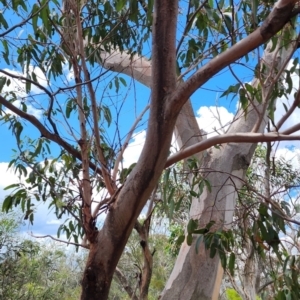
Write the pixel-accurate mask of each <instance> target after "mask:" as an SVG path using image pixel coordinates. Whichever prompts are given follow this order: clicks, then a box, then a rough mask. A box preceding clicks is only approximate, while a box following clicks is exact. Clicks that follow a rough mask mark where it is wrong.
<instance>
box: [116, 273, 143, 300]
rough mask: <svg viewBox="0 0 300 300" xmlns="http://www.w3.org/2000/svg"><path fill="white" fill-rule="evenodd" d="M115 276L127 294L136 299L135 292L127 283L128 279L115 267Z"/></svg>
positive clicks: (133, 299)
mask: <svg viewBox="0 0 300 300" xmlns="http://www.w3.org/2000/svg"><path fill="white" fill-rule="evenodd" d="M115 276H116V277H117V278H118V280H119V282H120V284H121V285H122V287H123V288H124V290H125V291H126V292H127V294H128V296H129V297H130V299H132V300H138V297H137V296H136V294H135V292H134V291H133V289H132V288H131V286H130V285H129V284H128V281H127V279H126V277H125V275H124V274H123V273H122V272H121V270H120V269H119V268H118V267H117V268H116V270H115Z"/></svg>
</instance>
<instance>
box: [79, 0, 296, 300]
mask: <svg viewBox="0 0 300 300" xmlns="http://www.w3.org/2000/svg"><path fill="white" fill-rule="evenodd" d="M278 3H279V4H277V5H275V9H274V11H273V12H272V14H271V16H270V17H269V18H268V19H267V20H266V22H265V23H264V25H263V26H262V27H261V28H259V29H257V30H256V31H255V32H253V33H252V34H250V35H249V36H248V37H247V38H245V39H244V40H242V41H241V42H239V43H237V44H236V45H235V46H233V47H232V48H231V49H229V50H227V51H225V52H223V53H222V54H220V55H218V56H217V57H215V58H214V59H212V60H211V61H210V62H209V63H208V64H207V65H205V66H204V67H202V68H200V69H199V71H197V72H196V73H195V75H194V76H192V77H191V78H190V79H188V80H187V81H186V82H183V83H179V84H177V83H176V70H175V66H176V56H175V52H176V51H175V49H176V48H175V37H176V23H177V9H178V3H177V1H174V2H173V1H171V2H170V1H167V0H161V1H159V0H157V1H155V5H154V7H155V11H154V22H153V45H152V61H151V77H152V80H151V81H150V82H151V88H152V95H151V105H150V117H149V122H148V131H147V136H146V141H145V145H144V148H143V151H142V153H141V156H140V158H139V161H138V163H137V165H136V167H135V168H134V169H133V171H132V172H131V174H130V175H129V177H128V178H127V180H126V182H125V184H124V186H123V187H122V189H121V191H120V193H119V195H118V196H117V198H116V199H115V201H114V202H113V203H112V204H111V205H110V207H109V211H108V214H107V216H106V220H105V223H104V226H103V228H102V229H101V230H100V231H99V233H98V236H97V238H96V240H95V241H93V242H92V243H91V245H90V253H89V256H88V261H87V264H86V268H85V271H84V276H83V281H82V296H81V299H82V300H94V299H97V300H99V299H107V297H108V293H109V288H110V284H111V280H112V276H113V273H114V270H115V268H116V265H117V263H118V261H119V258H120V256H121V254H122V251H123V249H124V247H125V245H126V242H127V240H128V237H129V235H130V233H131V231H132V228H133V227H134V224H135V220H136V219H137V217H138V216H139V214H140V212H141V210H142V208H143V207H144V205H145V203H146V201H147V199H148V198H149V196H150V194H151V192H152V190H153V188H154V187H155V185H156V184H157V181H158V179H159V177H160V175H161V173H162V170H163V168H164V166H165V162H166V160H167V157H168V152H169V147H170V143H171V138H172V133H173V129H174V126H175V122H176V119H177V117H178V114H179V112H180V111H181V109H182V108H183V106H184V104H185V103H186V101H187V99H188V98H189V97H190V96H191V95H192V94H193V93H194V92H195V91H196V90H197V89H198V88H199V87H200V86H201V85H202V84H204V83H205V82H207V81H208V80H209V79H210V78H211V77H212V76H213V75H215V74H216V73H218V72H219V71H220V70H222V69H223V68H224V67H226V66H228V65H229V64H230V63H232V62H234V61H236V60H237V59H239V58H241V57H242V56H244V55H245V54H247V53H248V52H249V51H251V50H253V49H255V48H256V47H258V46H259V45H261V44H263V43H264V42H266V41H267V40H268V39H269V38H270V37H271V36H272V35H274V34H275V33H276V32H277V31H279V30H280V29H281V28H282V27H283V26H284V24H285V23H286V22H287V21H288V20H289V18H290V17H291V16H292V9H293V5H294V1H289V0H281V1H279V2H278ZM279 15H280V16H281V19H280V20H278V19H277V17H278V16H279ZM274 20H275V21H274ZM148 71H149V70H147V72H146V73H143V74H142V76H141V77H140V80H142V79H143V80H147V85H150V83H149V74H148ZM128 72H129V71H128ZM130 72H131V74H132V76H134V77H135V78H136V79H137V80H139V79H138V77H137V76H138V72H133V71H132V70H131V71H130ZM124 73H125V72H124ZM127 74H129V73H127ZM129 75H130V74H129ZM256 109H257V110H260V113H262V114H264V111H265V107H264V109H263V107H262V105H260V106H257V107H256ZM187 115H188V116H190V115H191V108H190V106H186V107H185V109H184V111H183V113H182V114H179V118H180V116H182V118H183V119H182V120H181V121H182V122H181V124H184V125H179V126H178V130H177V132H178V136H180V140H181V143H182V146H187V145H189V144H192V143H194V142H196V141H199V139H200V138H201V137H200V136H201V134H200V132H199V128H197V126H196V123H195V121H192V122H190V121H191V120H189V121H187V120H186V119H185V118H186V116H187ZM246 120H247V121H245V119H244V115H243V114H242V113H240V115H238V117H237V118H236V120H235V122H234V124H233V126H232V128H231V129H230V131H232V132H236V131H237V130H238V131H239V132H249V131H251V130H252V128H253V126H254V124H255V123H256V121H257V111H256V110H251V109H249V112H248V114H247V119H246ZM265 121H266V120H265V119H264V120H263V122H261V124H260V126H259V128H260V131H262V130H263V127H264V124H265ZM179 124H180V122H179ZM188 124H189V125H188ZM184 126H187V127H185V128H184ZM189 126H190V127H189ZM195 131H197V132H196V133H195ZM254 148H255V146H254V145H251V144H245V145H238V144H226V145H225V146H223V147H222V148H221V150H214V151H213V153H212V155H211V157H210V161H209V168H210V170H211V172H209V173H208V175H207V179H208V180H209V181H210V182H211V185H212V189H213V191H212V193H208V191H207V190H205V191H204V193H203V194H202V196H201V199H200V201H199V200H198V199H197V200H196V201H194V203H193V205H192V209H191V217H193V218H200V216H201V219H200V224H207V223H208V221H209V220H210V219H211V218H212V217H213V218H214V219H217V221H218V222H217V224H218V225H219V226H228V227H230V223H231V222H232V215H233V210H234V197H233V195H234V194H235V190H236V188H237V187H239V186H240V185H241V183H240V180H238V179H237V178H238V177H240V178H243V176H244V173H245V171H246V169H247V167H248V165H249V163H250V159H251V156H252V153H253V151H254ZM215 171H218V172H220V171H221V172H222V173H220V174H218V175H217V176H216V175H215V174H217V173H215ZM233 176H236V177H233ZM221 279H222V272H221V271H220V263H219V259H218V257H215V258H214V259H212V260H209V259H207V254H206V251H205V250H204V248H203V246H201V247H200V251H199V254H198V255H195V251H194V246H192V247H187V245H183V246H182V249H181V252H180V255H179V258H178V260H177V262H176V265H175V268H174V271H173V273H172V275H171V278H170V280H169V282H168V284H167V287H166V289H165V292H164V294H163V299H185V298H187V299H214V298H216V297H217V295H218V288H217V286H218V284H216V283H215V282H220V281H221Z"/></svg>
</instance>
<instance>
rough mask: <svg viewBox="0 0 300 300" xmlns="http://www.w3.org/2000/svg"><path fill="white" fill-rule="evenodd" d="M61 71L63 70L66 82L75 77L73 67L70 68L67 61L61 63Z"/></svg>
mask: <svg viewBox="0 0 300 300" xmlns="http://www.w3.org/2000/svg"><path fill="white" fill-rule="evenodd" d="M63 72H64V75H65V77H66V80H67V82H72V81H74V78H75V76H74V71H73V69H71V70H70V68H69V64H68V63H65V64H64V65H63Z"/></svg>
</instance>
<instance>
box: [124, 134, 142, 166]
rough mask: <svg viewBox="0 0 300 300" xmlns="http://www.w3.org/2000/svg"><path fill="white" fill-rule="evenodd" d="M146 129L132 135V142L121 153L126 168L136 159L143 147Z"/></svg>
mask: <svg viewBox="0 0 300 300" xmlns="http://www.w3.org/2000/svg"><path fill="white" fill-rule="evenodd" d="M145 138H146V131H145V130H143V131H140V132H137V133H135V134H134V135H133V137H132V140H133V141H132V142H131V143H130V144H129V145H128V147H127V148H126V150H125V152H124V155H123V166H124V167H125V168H128V167H129V166H130V165H131V164H133V163H135V162H137V161H138V159H139V157H140V154H141V152H142V149H143V147H144V143H145Z"/></svg>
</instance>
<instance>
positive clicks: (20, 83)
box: [1, 66, 48, 119]
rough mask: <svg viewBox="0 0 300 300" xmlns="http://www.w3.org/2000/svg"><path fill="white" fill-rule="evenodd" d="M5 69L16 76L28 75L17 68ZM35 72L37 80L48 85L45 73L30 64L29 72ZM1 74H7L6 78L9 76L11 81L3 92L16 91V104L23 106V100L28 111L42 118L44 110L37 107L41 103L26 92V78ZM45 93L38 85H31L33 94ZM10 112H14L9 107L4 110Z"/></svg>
mask: <svg viewBox="0 0 300 300" xmlns="http://www.w3.org/2000/svg"><path fill="white" fill-rule="evenodd" d="M4 71H6V72H8V73H10V74H12V75H14V76H20V77H26V75H24V74H23V73H21V72H18V71H15V70H10V69H4ZM32 73H34V74H35V75H36V77H37V81H38V83H39V84H40V85H42V86H44V87H46V86H47V85H48V82H47V79H46V77H45V74H44V73H43V72H42V70H41V69H40V68H35V67H33V66H29V74H30V75H31V74H32ZM1 76H5V77H6V78H9V79H10V81H11V83H10V85H9V86H7V85H5V86H4V87H3V89H2V93H6V92H14V93H15V94H16V96H17V98H18V100H17V101H15V102H14V105H15V106H16V107H18V108H20V107H21V103H22V101H23V102H24V104H26V106H27V112H28V113H29V114H32V115H34V116H35V117H36V118H38V119H39V118H41V116H42V111H41V110H40V109H37V107H39V106H40V105H39V103H38V101H37V99H36V97H30V96H29V97H28V94H27V93H26V83H25V81H24V80H21V79H16V78H13V77H10V76H7V75H4V74H1ZM41 93H44V91H42V90H41V89H39V88H38V87H37V86H35V85H34V84H32V85H31V94H33V95H38V94H41ZM4 111H5V112H6V113H8V114H14V113H13V112H12V111H10V110H9V109H5V110H4Z"/></svg>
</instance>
